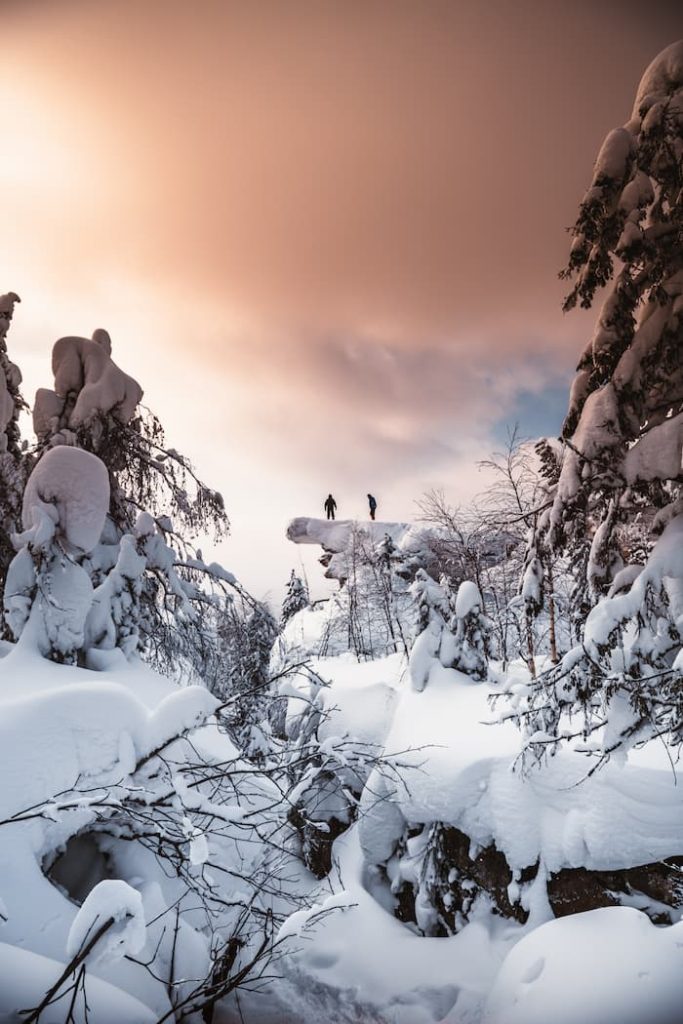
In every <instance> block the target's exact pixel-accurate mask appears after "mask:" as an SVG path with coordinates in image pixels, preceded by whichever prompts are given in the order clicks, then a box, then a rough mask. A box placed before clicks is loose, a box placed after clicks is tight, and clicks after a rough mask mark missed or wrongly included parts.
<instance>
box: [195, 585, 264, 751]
mask: <svg viewBox="0 0 683 1024" xmlns="http://www.w3.org/2000/svg"><path fill="white" fill-rule="evenodd" d="M217 634H218V635H217V642H218V651H219V666H220V667H219V670H218V671H217V673H216V676H215V679H214V680H213V681H210V688H211V690H212V692H213V693H215V694H216V696H218V697H219V698H220V699H221V700H229V702H230V707H229V710H228V712H226V717H225V721H226V723H227V725H228V727H229V729H230V732H231V734H232V736H233V738H234V739H235V742H236V743H237V744H238V746H239V747H240V749H241V750H243V751H244V752H245V753H246V754H247V755H248V756H251V757H256V758H259V757H260V756H262V755H263V754H264V753H265V752H266V749H267V733H268V732H269V731H270V726H269V723H268V712H269V705H270V703H271V701H272V699H273V694H272V693H271V688H270V671H269V666H270V657H271V652H272V649H273V644H274V643H275V639H276V637H277V622H276V621H275V618H274V617H273V616H272V615H271V613H270V611H269V610H268V608H267V606H266V605H265V604H263V603H262V602H260V601H253V600H249V601H246V600H244V599H242V600H235V601H231V602H230V603H229V604H228V605H227V606H226V607H225V609H224V610H223V611H222V612H221V613H220V615H219V618H218V622H217Z"/></svg>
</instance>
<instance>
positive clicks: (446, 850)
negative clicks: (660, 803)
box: [394, 823, 683, 935]
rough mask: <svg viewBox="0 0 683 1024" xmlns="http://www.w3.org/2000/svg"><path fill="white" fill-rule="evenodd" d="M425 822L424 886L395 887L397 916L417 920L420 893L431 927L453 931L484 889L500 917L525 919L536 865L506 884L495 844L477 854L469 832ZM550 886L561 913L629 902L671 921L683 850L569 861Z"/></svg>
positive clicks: (680, 891)
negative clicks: (632, 861) (640, 859)
mask: <svg viewBox="0 0 683 1024" xmlns="http://www.w3.org/2000/svg"><path fill="white" fill-rule="evenodd" d="M425 828H427V829H429V839H428V843H427V846H426V853H425V856H424V859H423V862H422V868H421V881H420V885H419V888H417V889H416V888H415V887H414V886H413V885H411V884H408V883H405V884H404V885H403V886H402V887H401V888H400V889H399V890H398V891H396V890H394V893H395V896H396V899H397V905H396V910H395V914H396V916H397V917H398V918H399V919H400V920H402V921H406V922H408V921H410V922H415V921H416V920H417V918H418V915H417V913H416V907H415V903H416V899H418V898H419V900H420V901H421V902H422V904H424V902H425V901H426V902H427V904H428V905H429V906H431V908H432V909H433V911H434V922H435V923H434V925H433V926H432V928H431V929H430V934H433V935H452V934H454V933H455V932H456V931H458V929H459V928H460V927H462V923H463V922H464V921H466V920H467V918H468V914H469V911H470V909H471V907H472V905H473V903H474V902H475V900H476V898H477V897H478V896H486V897H487V898H488V899H489V900H490V902H491V904H492V905H493V908H494V910H495V911H496V912H497V913H499V914H500V915H501V916H502V917H508V918H512V919H513V920H516V921H519V922H520V923H522V924H523V923H524V922H525V921H526V920H527V918H528V916H529V915H528V911H527V910H526V909H525V908H524V906H523V905H522V902H521V897H522V893H523V892H524V889H525V887H526V886H527V885H528V883H529V882H532V881H533V879H534V878H535V877H536V875H537V874H538V864H530V865H528V866H527V867H526V868H524V869H523V871H522V872H521V873H520V874H519V876H518V877H517V878H516V879H514V881H515V883H516V885H515V886H513V887H512V888H509V887H510V885H511V883H512V882H513V873H512V870H511V869H510V866H509V864H508V862H507V860H506V858H505V855H504V854H503V853H502V852H501V851H500V850H498V849H497V848H496V846H495V844H493V843H492V844H491V845H490V846H487V847H485V848H484V849H482V850H480V851H479V852H478V853H477V854H476V856H474V857H473V856H471V855H470V845H471V844H470V840H469V837H468V836H467V835H465V833H464V832H461V831H460V830H459V829H457V828H453V827H451V826H448V825H443V824H441V823H435V824H432V825H430V826H425ZM517 887H519V888H518V891H519V896H517V895H516V894H517ZM547 891H548V899H549V902H550V905H551V907H552V910H553V913H554V914H555V916H556V917H564V916H566V915H568V914H579V913H582V912H583V911H586V910H595V909H597V908H598V907H608V906H617V905H619V904H622V903H626V904H629V905H632V906H638V907H639V908H640V909H642V910H643V911H645V913H647V914H648V915H649V916H650V918H651V919H652V920H653V921H654V922H655V923H656V924H670V923H671V920H672V918H671V911H672V910H674V909H676V908H678V907H681V906H683V857H671V858H669V859H668V860H666V861H656V862H654V863H652V864H641V865H637V866H634V867H632V868H625V869H622V870H617V871H590V870H588V869H586V868H565V869H563V870H562V871H558V872H556V873H555V874H552V875H550V877H549V878H548V881H547ZM511 896H512V898H511Z"/></svg>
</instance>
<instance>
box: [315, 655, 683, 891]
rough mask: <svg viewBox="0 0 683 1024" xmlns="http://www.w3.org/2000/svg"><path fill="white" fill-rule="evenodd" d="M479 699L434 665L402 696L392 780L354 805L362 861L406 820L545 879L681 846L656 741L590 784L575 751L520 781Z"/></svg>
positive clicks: (671, 781) (680, 826)
mask: <svg viewBox="0 0 683 1024" xmlns="http://www.w3.org/2000/svg"><path fill="white" fill-rule="evenodd" d="M490 692H495V687H494V684H489V685H488V686H482V685H481V684H478V683H473V682H472V680H471V679H470V677H468V676H466V675H464V674H463V673H461V672H458V671H456V670H454V669H447V668H444V667H443V666H442V665H440V664H438V663H435V665H434V667H433V668H432V671H431V674H430V679H429V685H428V686H427V688H426V689H425V690H424V691H423V692H422V693H418V692H416V691H415V690H413V689H412V688H410V687H408V686H406V687H404V688H403V690H402V692H401V696H400V700H399V702H398V705H397V707H396V712H395V714H394V719H393V723H392V726H391V729H390V730H389V733H388V735H387V738H386V741H385V747H384V749H385V753H384V757H385V760H386V761H387V762H388V763H389V764H391V763H395V764H396V767H397V772H396V774H395V775H394V774H393V773H389V772H387V771H386V769H385V770H384V771H383V772H374V773H373V775H371V777H370V779H369V781H368V784H367V786H366V789H365V792H364V793H363V796H362V798H361V817H360V820H359V826H358V827H359V833H360V841H361V845H362V846H363V848H364V850H365V853H366V857H367V859H368V862H369V863H370V864H377V863H379V862H380V861H381V860H383V859H384V857H378V856H377V837H378V835H380V833H381V836H382V839H381V844H380V845H381V846H382V849H383V850H385V849H386V848H387V846H388V845H390V844H391V843H392V842H393V843H396V842H397V841H398V839H399V836H400V830H401V826H402V824H403V825H405V823H406V822H411V823H417V822H419V823H426V822H433V821H441V822H444V823H447V824H450V825H453V826H455V827H456V828H459V829H460V830H461V831H463V832H465V833H466V834H467V835H468V836H470V838H471V840H472V842H473V844H474V847H475V848H476V847H485V846H488V845H489V844H490V843H492V842H495V844H496V847H497V849H498V850H500V851H501V852H502V853H504V854H505V857H506V859H507V862H508V864H509V865H510V867H511V869H512V870H513V871H521V870H522V869H524V868H526V867H529V866H530V865H533V864H536V863H537V862H538V861H539V860H541V861H542V862H543V866H544V870H545V871H546V872H556V871H560V870H561V869H563V868H576V867H585V868H588V869H590V870H596V871H607V870H611V869H622V868H629V867H634V866H636V865H640V864H649V863H652V862H654V861H656V860H659V859H661V858H664V857H669V856H672V855H673V854H676V853H677V852H678V851H680V850H681V849H683V792H681V787H680V786H678V785H677V784H676V777H675V775H674V774H673V773H672V771H671V768H670V765H669V764H668V762H667V761H666V756H665V753H664V752H663V753H662V759H661V762H660V761H658V760H657V758H658V756H659V754H658V751H659V748H658V747H657V746H656V745H655V744H652V745H650V747H649V748H646V750H645V751H643V752H638V753H637V754H635V755H634V757H633V763H631V762H629V763H627V764H625V765H623V766H622V765H619V764H617V763H616V762H614V763H613V762H610V763H609V764H607V765H606V766H605V768H604V769H603V770H602V771H600V772H598V773H596V774H594V775H592V776H590V777H587V775H588V771H589V769H590V768H591V762H590V760H588V759H586V757H585V755H584V754H582V753H580V752H578V751H574V750H566V751H563V752H561V753H559V754H557V755H556V756H555V757H553V758H552V759H551V760H550V761H549V762H548V764H547V766H546V768H545V770H544V771H543V772H540V771H539V772H535V771H531V772H529V773H528V774H524V773H523V772H521V771H520V770H519V769H518V768H517V769H516V768H515V763H516V759H517V756H518V754H519V752H520V735H519V733H518V731H517V730H516V729H515V727H514V725H512V724H511V723H509V722H507V723H504V724H500V723H499V722H497V721H495V720H494V718H493V716H492V713H491V709H490V707H489V705H488V700H487V698H488V694H489V693H490ZM333 693H334V691H333ZM648 761H649V762H650V763H651V764H648V763H647V762H648ZM651 765H652V766H651ZM655 765H656V766H655ZM397 809H398V810H399V811H400V816H399V817H397V815H396V810H397ZM401 817H402V819H403V822H401V820H400V818H401Z"/></svg>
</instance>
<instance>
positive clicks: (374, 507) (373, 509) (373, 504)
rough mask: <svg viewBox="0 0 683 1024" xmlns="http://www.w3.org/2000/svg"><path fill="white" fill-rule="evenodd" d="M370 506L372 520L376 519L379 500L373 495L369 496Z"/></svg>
mask: <svg viewBox="0 0 683 1024" xmlns="http://www.w3.org/2000/svg"><path fill="white" fill-rule="evenodd" d="M368 504H369V505H370V518H371V519H374V518H375V512H376V511H377V500H376V499H375V498H373V496H372V495H371V494H368Z"/></svg>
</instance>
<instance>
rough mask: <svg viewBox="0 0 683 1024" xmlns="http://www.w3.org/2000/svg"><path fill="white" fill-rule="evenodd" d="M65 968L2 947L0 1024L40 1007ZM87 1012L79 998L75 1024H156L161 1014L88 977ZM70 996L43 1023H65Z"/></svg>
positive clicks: (13, 948) (25, 950) (64, 998)
mask: <svg viewBox="0 0 683 1024" xmlns="http://www.w3.org/2000/svg"><path fill="white" fill-rule="evenodd" d="M64 966H65V965H64V964H63V963H62V962H61V961H59V960H55V959H52V958H51V957H47V956H41V955H40V954H39V953H32V952H30V951H29V950H27V949H20V948H19V947H17V946H10V945H7V944H6V943H0V1020H2V1021H11V1020H15V1019H17V1018H16V1016H15V1014H16V1010H17V1007H33V1006H38V1004H39V1003H40V1001H41V999H43V997H44V996H45V993H46V992H48V991H49V989H50V988H52V986H53V985H54V984H55V982H56V981H57V979H58V978H59V977H60V975H61V974H62V972H63V970H64ZM85 990H86V995H87V1000H88V1003H87V1009H86V1007H85V1005H84V1000H83V999H82V998H78V999H77V1001H76V1005H75V1006H74V1008H73V1024H88V1021H90V1022H91V1024H92V1022H94V1021H96V1022H97V1024H154V1021H156V1020H157V1019H158V1014H156V1013H152V1011H151V1010H150V1009H149V1008H148V1007H146V1006H144V1005H143V1003H141V1002H140V1001H139V1000H137V999H134V998H133V997H132V996H131V995H128V993H127V992H124V991H123V990H122V989H120V988H118V987H117V986H114V985H112V984H110V983H109V982H107V981H103V980H102V979H101V978H97V977H94V976H93V975H90V974H89V975H88V977H87V979H86V985H85ZM70 998H71V997H70V996H66V997H62V998H61V999H59V1000H58V1001H57V1002H56V1003H55V1004H54V1005H53V1006H52V1007H51V1010H52V1015H50V1012H49V1011H48V1012H47V1013H46V1014H44V1015H42V1016H41V1020H42V1019H45V1021H48V1020H55V1021H62V1020H64V1019H65V1017H66V1013H67V1010H68V1005H69V1001H70Z"/></svg>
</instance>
